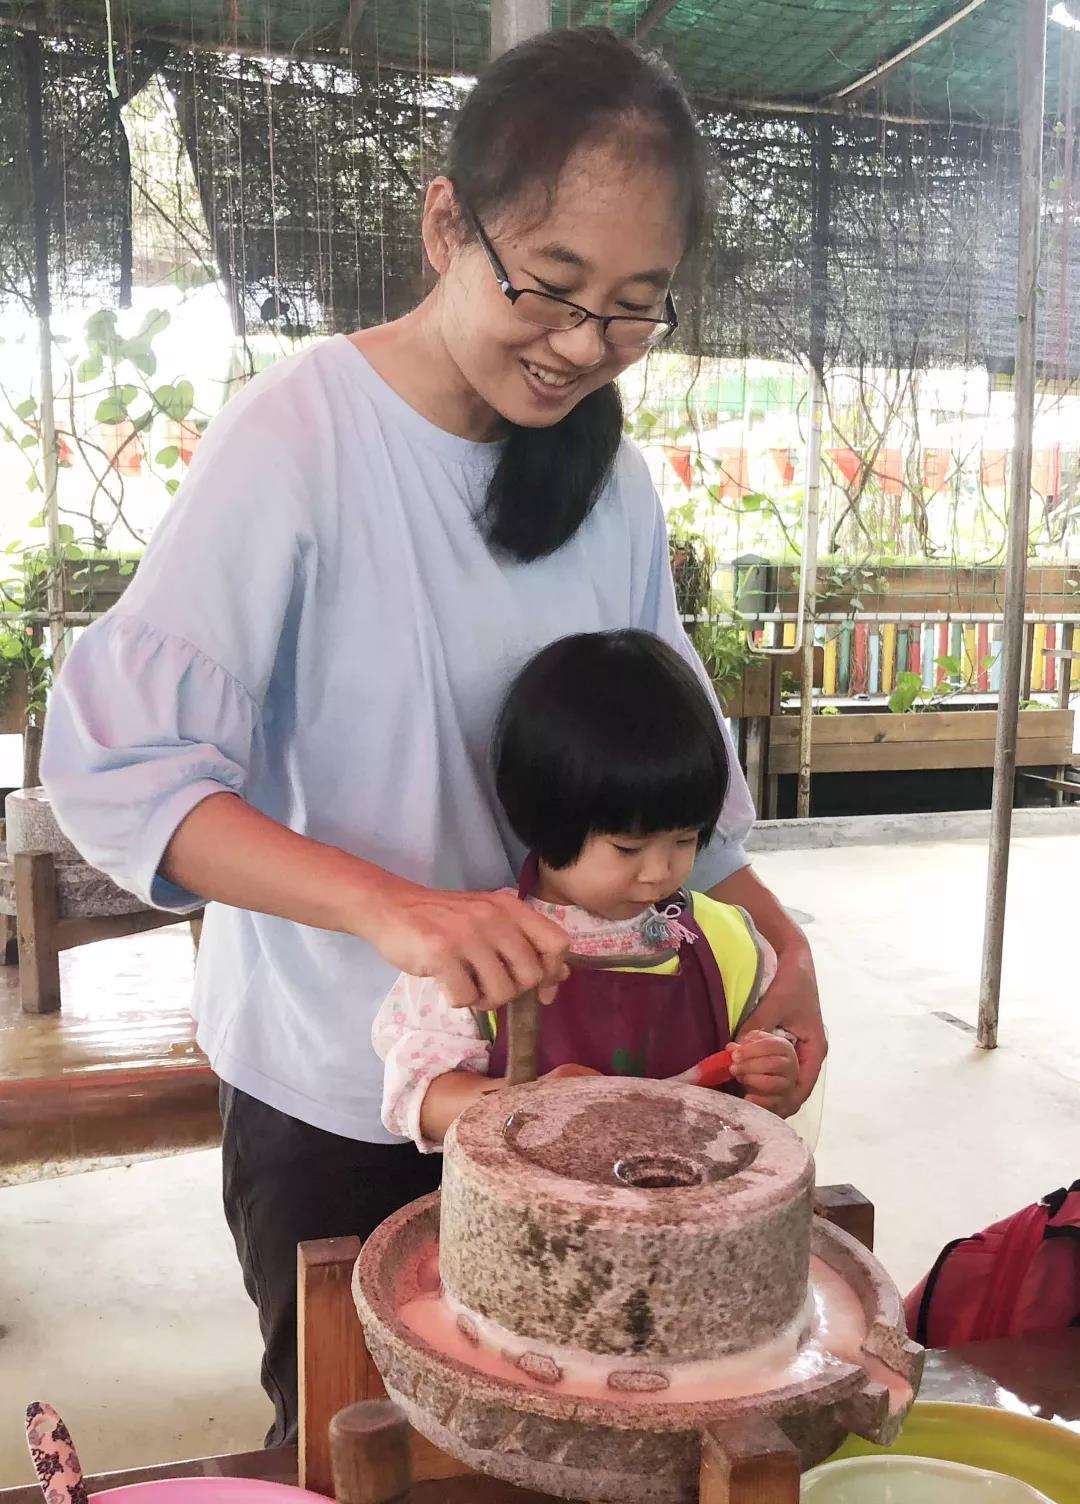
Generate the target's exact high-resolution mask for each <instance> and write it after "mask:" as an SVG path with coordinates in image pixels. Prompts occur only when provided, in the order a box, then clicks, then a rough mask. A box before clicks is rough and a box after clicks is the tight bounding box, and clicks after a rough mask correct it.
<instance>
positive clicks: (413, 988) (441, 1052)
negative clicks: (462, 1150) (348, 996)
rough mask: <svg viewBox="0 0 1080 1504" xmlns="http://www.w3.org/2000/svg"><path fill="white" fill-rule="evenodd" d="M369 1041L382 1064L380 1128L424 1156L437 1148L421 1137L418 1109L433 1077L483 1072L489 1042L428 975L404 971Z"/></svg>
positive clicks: (488, 1052) (376, 1021)
mask: <svg viewBox="0 0 1080 1504" xmlns="http://www.w3.org/2000/svg"><path fill="white" fill-rule="evenodd" d="M371 1042H372V1044H373V1046H374V1048H375V1053H376V1055H378V1057H379V1059H380V1060H381V1061H382V1062H383V1099H382V1120H383V1126H384V1127H385V1128H386V1129H387V1130H388V1132H390V1133H397V1134H400V1135H401V1137H402V1138H411V1139H412V1141H413V1143H414V1144H415V1145H416V1147H417V1148H418V1149H419V1150H420V1151H421V1153H423V1154H430V1153H431V1152H432V1151H434V1150H438V1149H441V1148H442V1145H441V1144H433V1143H431V1142H430V1141H429V1140H428V1139H426V1138H425V1137H424V1135H423V1132H422V1130H421V1127H420V1108H421V1107H422V1105H423V1102H424V1097H425V1096H426V1095H427V1089H428V1087H429V1086H430V1085H431V1083H432V1082H433V1081H434V1080H435V1078H436V1076H445V1075H446V1074H447V1072H449V1071H473V1072H474V1073H475V1074H476V1075H484V1074H486V1072H487V1068H488V1058H489V1056H490V1053H491V1046H490V1045H489V1044H488V1042H487V1041H486V1040H485V1039H483V1038H482V1037H481V1034H480V1028H479V1025H478V1024H477V1022H476V1019H475V1018H474V1016H473V1014H472V1013H470V1011H469V1009H468V1008H454V1007H451V1005H450V1003H449V1002H448V1001H447V999H446V996H445V994H444V992H443V990H442V988H441V987H440V986H439V984H438V982H436V981H435V980H434V979H433V978H432V977H411V976H406V975H405V973H404V972H403V973H402V974H401V976H399V977H398V979H397V981H396V982H395V983H394V985H393V987H392V988H391V989H390V991H389V992H388V993H387V995H386V998H385V999H384V1001H383V1004H382V1006H381V1007H380V1009H379V1011H378V1013H377V1014H376V1016H375V1023H374V1024H373V1026H372V1030H371Z"/></svg>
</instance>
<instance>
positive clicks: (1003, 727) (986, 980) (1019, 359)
mask: <svg viewBox="0 0 1080 1504" xmlns="http://www.w3.org/2000/svg"><path fill="white" fill-rule="evenodd" d="M1045 95H1046V0H1026V4H1025V7H1024V21H1023V34H1022V41H1021V54H1020V221H1019V255H1018V274H1017V287H1016V365H1015V378H1014V396H1015V404H1016V406H1015V413H1014V418H1013V453H1012V474H1011V485H1010V489H1011V497H1010V503H1009V544H1008V553H1007V555H1006V562H1005V610H1004V627H1003V632H1002V636H1003V640H1004V652H1003V655H1002V666H1001V698H1000V700H999V703H998V716H997V736H996V739H995V742H994V795H993V802H992V805H991V813H990V854H989V863H988V873H987V883H986V929H985V933H984V937H983V959H982V979H981V982H980V986H979V1031H978V1042H979V1046H980V1048H982V1049H984V1050H993V1049H996V1048H997V1035H998V1005H999V1002H1000V998H1001V958H1002V952H1003V949H1004V942H1005V896H1006V888H1007V885H1008V877H1009V840H1010V836H1011V834H1012V809H1013V793H1014V783H1015V779H1016V727H1017V719H1018V716H1019V713H1020V675H1021V671H1022V659H1023V652H1024V595H1025V588H1026V585H1027V553H1028V514H1029V509H1030V500H1031V443H1032V429H1033V426H1034V422H1035V340H1036V329H1037V321H1038V320H1037V315H1038V301H1037V300H1038V282H1039V240H1040V233H1039V232H1040V221H1041V218H1042V156H1043V113H1044V109H1045Z"/></svg>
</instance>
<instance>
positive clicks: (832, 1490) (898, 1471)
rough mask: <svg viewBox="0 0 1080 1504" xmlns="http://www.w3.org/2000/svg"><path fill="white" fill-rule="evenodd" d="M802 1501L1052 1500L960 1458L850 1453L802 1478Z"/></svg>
mask: <svg viewBox="0 0 1080 1504" xmlns="http://www.w3.org/2000/svg"><path fill="white" fill-rule="evenodd" d="M802 1504H1052V1500H1050V1499H1048V1498H1047V1496H1046V1495H1045V1494H1042V1493H1040V1492H1039V1491H1038V1489H1036V1488H1030V1487H1029V1486H1028V1485H1027V1484H1026V1483H1019V1482H1017V1480H1016V1479H1015V1478H1006V1477H1005V1475H1004V1474H1003V1473H987V1472H984V1471H983V1469H982V1468H979V1467H966V1466H965V1465H964V1464H963V1463H960V1462H938V1461H935V1460H933V1459H931V1458H927V1457H851V1458H848V1459H847V1460H846V1461H843V1462H826V1463H823V1464H822V1466H821V1467H816V1468H814V1469H812V1471H810V1472H809V1473H807V1474H806V1476H805V1477H804V1478H803V1480H802Z"/></svg>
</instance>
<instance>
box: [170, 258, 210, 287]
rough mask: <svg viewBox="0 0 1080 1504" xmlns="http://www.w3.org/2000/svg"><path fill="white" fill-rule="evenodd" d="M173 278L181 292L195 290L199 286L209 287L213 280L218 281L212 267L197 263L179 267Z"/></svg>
mask: <svg viewBox="0 0 1080 1504" xmlns="http://www.w3.org/2000/svg"><path fill="white" fill-rule="evenodd" d="M172 280H173V282H174V284H175V285H176V286H177V287H178V288H179V289H180V291H181V292H193V291H194V290H195V288H197V287H207V286H208V285H209V284H210V283H211V282H216V281H217V277H216V275H215V273H214V272H213V271H212V270H211V269H210V267H208V266H203V265H201V264H198V263H197V264H196V265H194V266H179V267H177V269H176V271H174V272H173V275H172Z"/></svg>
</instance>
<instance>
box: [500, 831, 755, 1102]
mask: <svg viewBox="0 0 1080 1504" xmlns="http://www.w3.org/2000/svg"><path fill="white" fill-rule="evenodd" d="M535 881H536V862H535V859H534V858H531V857H530V859H529V860H528V861H527V862H526V863H525V867H524V869H523V871H522V875H521V882H520V884H519V886H518V897H519V898H528V897H529V896H530V895H531V893H532V890H533V886H534V884H535ZM668 904H676V905H678V907H679V909H680V913H679V924H680V925H681V926H682V927H683V928H684V929H686V930H687V931H688V932H689V934H690V935H692V936H693V943H692V944H691V943H690V941H689V939H688V940H686V941H684V942H683V944H682V946H681V947H680V948H679V950H678V958H679V969H678V971H677V972H674V973H671V974H667V975H663V974H662V975H657V974H656V972H655V971H647V970H644V969H640V970H637V969H636V970H630V971H615V970H611V969H609V968H608V967H606V966H605V967H599V966H596V965H595V964H593V965H589V966H584V967H578V966H574V965H573V961H572V959H571V968H572V969H571V972H570V976H569V977H568V978H567V980H566V981H565V982H563V984H562V986H561V987H560V988H559V991H558V995H557V996H556V998H555V1001H554V1002H553V1003H550V1004H549V1005H548V1006H547V1007H545V1008H542V1009H541V1010H540V1041H539V1046H538V1050H537V1070H538V1073H539V1074H540V1075H541V1076H543V1075H546V1074H547V1072H548V1071H552V1070H554V1069H555V1067H556V1066H559V1065H571V1064H572V1065H587V1066H590V1067H591V1068H592V1069H593V1070H595V1071H600V1072H601V1073H602V1074H603V1075H605V1076H647V1077H651V1078H653V1079H663V1078H664V1077H666V1076H677V1075H678V1074H679V1073H680V1072H681V1071H685V1070H689V1069H690V1067H691V1066H692V1065H696V1064H697V1063H698V1061H700V1060H704V1059H705V1057H706V1056H707V1055H712V1054H714V1053H715V1052H716V1051H717V1050H722V1049H724V1048H725V1047H726V1046H727V1045H728V1044H729V1043H730V1042H731V1030H730V1025H729V1022H728V1006H727V998H726V996H725V993H724V983H723V980H722V978H721V976H720V968H719V967H718V966H717V964H716V958H715V956H714V955H713V953H712V947H711V946H710V945H709V942H708V941H707V940H706V938H705V936H704V935H703V934H702V932H701V928H700V926H699V925H698V924H697V922H696V920H695V919H694V914H693V903H692V900H691V899H690V897H689V895H688V894H687V893H685V892H681V893H679V894H677V895H676V896H675V897H674V898H672V899H669V900H668ZM667 906H668V905H667V904H661V905H659V907H660V908H661V910H662V909H664V908H666V907H667ZM664 960H665V957H664V956H663V955H660V956H658V957H656V958H655V960H650V963H649V964H650V966H655V965H659V964H662V963H663V961H664ZM611 964H612V966H619V965H626V962H625V961H623V960H622V959H621V958H619V957H612V961H611ZM638 965H639V967H640V965H641V963H640V962H639V963H638ZM506 1047H507V1029H506V1023H505V1019H504V1018H503V1016H502V1015H501V1014H500V1015H499V1016H498V1018H497V1020H496V1025H495V1038H494V1041H493V1044H492V1050H491V1056H490V1059H489V1064H488V1075H489V1076H504V1075H505V1074H506Z"/></svg>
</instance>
